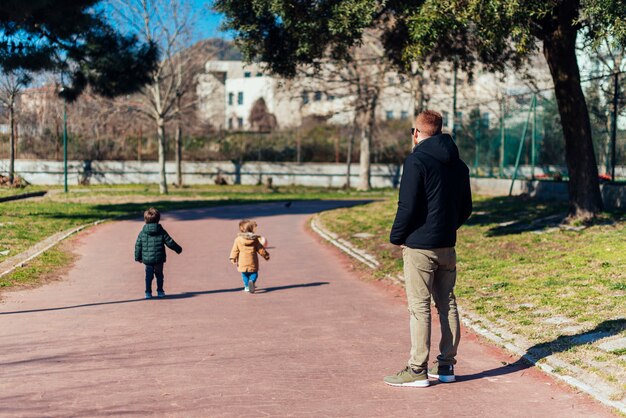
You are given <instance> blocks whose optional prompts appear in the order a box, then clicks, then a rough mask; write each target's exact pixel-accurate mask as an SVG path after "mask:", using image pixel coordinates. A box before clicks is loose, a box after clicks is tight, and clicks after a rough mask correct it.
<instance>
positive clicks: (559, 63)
mask: <svg viewBox="0 0 626 418" xmlns="http://www.w3.org/2000/svg"><path fill="white" fill-rule="evenodd" d="M566 7H567V6H562V8H566ZM570 7H574V6H570ZM568 12H569V14H570V15H571V16H568ZM558 13H559V22H558V23H557V24H556V25H555V27H554V28H553V29H552V30H550V31H549V32H548V33H547V34H546V36H545V38H544V39H543V53H544V56H545V57H546V61H547V62H548V66H549V67H550V73H551V74H552V79H553V81H554V89H555V95H556V100H557V104H558V107H559V114H560V116H561V125H562V126H563V135H564V137H565V159H566V162H567V170H568V172H569V184H568V189H569V215H570V218H576V219H582V220H589V219H591V218H593V217H595V216H596V215H597V214H599V213H600V212H601V211H602V196H601V194H600V184H599V181H598V166H597V164H596V157H595V154H594V150H593V142H592V139H591V123H590V121H589V112H588V110H587V103H586V102H585V96H584V95H583V91H582V88H581V86H580V72H579V69H578V62H577V60H576V50H575V46H576V29H575V28H573V19H574V18H575V16H576V13H575V12H572V10H560V11H559V12H558Z"/></svg>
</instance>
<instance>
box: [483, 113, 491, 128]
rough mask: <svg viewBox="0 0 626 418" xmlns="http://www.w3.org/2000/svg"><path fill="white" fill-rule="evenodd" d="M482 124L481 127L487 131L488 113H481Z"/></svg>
mask: <svg viewBox="0 0 626 418" xmlns="http://www.w3.org/2000/svg"><path fill="white" fill-rule="evenodd" d="M482 119H483V120H482V122H483V126H484V127H485V128H487V129H489V112H485V113H483V118H482Z"/></svg>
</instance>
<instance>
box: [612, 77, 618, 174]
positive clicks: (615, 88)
mask: <svg viewBox="0 0 626 418" xmlns="http://www.w3.org/2000/svg"><path fill="white" fill-rule="evenodd" d="M613 77H614V85H613V116H612V119H613V120H612V122H613V123H612V126H611V181H615V164H616V154H617V150H616V143H617V103H618V99H619V73H618V72H617V71H616V72H615V74H614V75H613Z"/></svg>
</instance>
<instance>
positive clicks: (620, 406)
mask: <svg viewBox="0 0 626 418" xmlns="http://www.w3.org/2000/svg"><path fill="white" fill-rule="evenodd" d="M311 228H312V229H313V231H315V232H316V233H317V234H319V235H320V236H321V237H322V238H324V239H325V240H327V241H328V242H330V243H331V244H333V245H334V246H336V247H337V248H339V249H340V250H342V251H343V252H345V253H346V254H348V255H350V256H352V257H354V258H356V259H357V260H359V261H361V262H362V263H363V264H365V265H366V266H368V267H369V268H370V269H376V268H377V267H378V266H379V265H380V263H379V262H378V261H377V260H375V259H373V257H372V256H371V255H369V254H367V253H364V252H363V251H362V250H359V249H358V248H356V247H354V246H353V245H352V244H350V243H348V242H347V241H345V240H343V239H340V238H339V237H337V235H336V234H333V233H332V232H330V231H328V230H326V229H325V228H324V227H323V226H322V225H321V222H320V220H319V218H318V216H314V217H313V218H312V219H311ZM387 278H388V279H390V280H392V281H393V282H395V283H396V284H399V285H401V286H404V278H403V277H402V276H401V275H398V276H397V277H394V276H387ZM459 312H460V313H461V314H462V315H461V321H462V322H463V324H464V325H465V326H466V327H468V328H470V329H471V330H472V331H474V332H475V333H476V334H478V335H480V336H482V337H484V338H486V339H488V340H490V341H491V342H493V343H496V344H497V345H499V346H501V347H503V348H505V349H506V350H507V351H509V352H511V353H513V354H516V355H518V356H520V357H521V358H524V359H525V360H526V361H528V362H529V363H531V364H532V365H533V366H536V367H538V368H539V369H541V370H542V371H543V372H545V373H547V374H549V375H551V376H552V377H554V378H556V379H559V380H561V381H563V382H565V383H567V384H569V385H570V386H573V387H575V388H576V389H578V390H581V391H583V392H585V393H587V394H589V395H590V396H592V397H594V398H595V399H597V400H598V401H599V402H601V403H602V404H604V405H606V406H609V407H611V408H615V409H617V410H618V411H619V412H621V413H622V414H626V404H625V403H624V402H621V401H614V400H612V399H611V398H610V396H611V391H610V388H609V387H608V386H607V385H602V384H601V383H600V382H594V385H596V387H593V386H591V385H590V384H588V383H585V382H583V381H581V380H579V379H577V378H575V377H573V376H568V375H563V374H560V373H557V372H556V369H563V368H566V369H568V370H571V371H574V372H576V374H579V372H581V373H582V372H583V371H582V370H581V369H580V368H579V367H577V366H574V365H573V364H570V363H567V362H564V361H562V360H560V359H557V358H555V357H554V355H549V356H546V357H543V358H536V357H534V356H533V355H532V353H529V352H528V350H527V349H525V348H523V346H524V345H526V347H528V344H523V343H522V342H521V339H520V338H519V337H515V336H514V335H512V334H510V333H508V332H507V331H505V330H503V329H500V328H499V327H498V326H497V325H495V324H493V323H492V322H490V321H488V320H487V319H484V318H482V317H480V316H478V315H476V314H474V313H472V312H469V311H467V310H465V309H459ZM540 360H543V361H541V362H540ZM598 386H604V387H603V388H602V389H599V388H598Z"/></svg>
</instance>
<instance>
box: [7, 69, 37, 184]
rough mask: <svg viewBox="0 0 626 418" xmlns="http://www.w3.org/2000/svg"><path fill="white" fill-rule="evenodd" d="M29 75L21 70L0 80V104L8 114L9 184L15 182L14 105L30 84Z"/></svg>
mask: <svg viewBox="0 0 626 418" xmlns="http://www.w3.org/2000/svg"><path fill="white" fill-rule="evenodd" d="M31 80H32V78H31V76H30V74H29V73H27V72H25V71H23V70H13V71H8V72H5V73H4V74H3V76H2V79H0V104H2V106H4V107H5V108H6V109H7V110H8V112H9V130H10V135H9V138H10V139H9V148H10V151H9V184H11V185H12V184H13V182H14V180H15V137H16V135H15V134H16V130H17V126H16V124H15V105H16V101H17V99H18V97H19V94H20V92H21V91H22V90H23V89H24V88H25V87H26V86H27V85H28V84H29V83H30V82H31Z"/></svg>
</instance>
